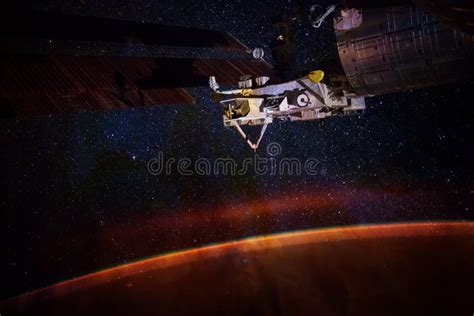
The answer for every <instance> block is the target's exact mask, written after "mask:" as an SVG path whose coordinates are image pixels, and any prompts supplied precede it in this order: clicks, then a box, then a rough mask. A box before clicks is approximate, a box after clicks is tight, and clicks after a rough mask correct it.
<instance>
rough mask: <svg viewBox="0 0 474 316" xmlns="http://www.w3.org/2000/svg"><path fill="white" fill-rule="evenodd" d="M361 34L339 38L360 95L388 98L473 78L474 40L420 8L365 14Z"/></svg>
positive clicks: (351, 80)
mask: <svg viewBox="0 0 474 316" xmlns="http://www.w3.org/2000/svg"><path fill="white" fill-rule="evenodd" d="M362 15H363V22H362V25H360V26H359V27H358V28H355V29H351V30H348V31H340V32H337V33H336V35H337V41H338V50H339V56H340V60H341V63H342V66H343V68H344V72H345V73H346V76H347V78H348V80H349V83H350V85H351V86H352V88H353V89H354V91H355V92H356V93H358V94H361V95H371V94H382V93H390V92H396V91H404V90H409V89H417V88H423V87H429V86H436V85H439V84H445V83H453V82H457V81H462V80H468V79H469V78H472V74H473V72H472V69H473V64H474V63H473V60H472V58H473V57H474V37H473V36H472V35H469V34H466V33H462V32H460V31H456V30H454V29H452V28H450V27H448V26H445V25H443V24H441V23H439V22H438V21H436V20H435V19H433V18H432V16H431V15H429V14H428V13H426V12H424V11H423V10H421V9H418V8H414V7H409V6H407V7H397V8H386V9H366V10H362Z"/></svg>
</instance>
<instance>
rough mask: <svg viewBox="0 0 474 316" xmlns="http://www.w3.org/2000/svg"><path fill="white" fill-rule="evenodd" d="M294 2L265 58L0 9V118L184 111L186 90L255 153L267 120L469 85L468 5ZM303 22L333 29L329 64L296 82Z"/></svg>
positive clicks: (198, 36)
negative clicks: (206, 95) (197, 94)
mask: <svg viewBox="0 0 474 316" xmlns="http://www.w3.org/2000/svg"><path fill="white" fill-rule="evenodd" d="M303 3H304V2H303V1H295V2H293V10H291V11H290V12H283V13H282V14H281V15H280V16H277V17H275V18H274V19H273V21H272V23H273V26H274V30H275V36H274V37H273V39H272V40H271V43H269V46H270V49H271V56H265V53H264V50H263V49H262V48H259V47H257V48H250V47H248V46H246V45H244V44H243V43H242V42H241V41H240V40H239V39H237V38H235V37H234V36H232V35H230V34H228V33H225V32H217V31H210V30H204V29H194V28H187V27H181V26H173V25H159V24H151V23H137V22H131V21H122V20H114V19H109V18H100V17H90V16H77V15H76V16H73V15H68V14H65V13H55V12H53V13H51V12H44V11H38V10H33V9H31V8H30V9H25V8H18V7H15V6H13V7H11V8H8V7H7V8H6V10H2V13H1V19H0V21H1V25H2V28H1V31H0V35H1V36H2V38H3V43H4V45H2V48H1V51H0V54H1V55H2V58H1V59H0V66H1V68H2V73H1V77H0V105H1V107H0V108H1V111H0V115H1V117H3V118H7V119H8V118H28V117H32V116H45V115H55V114H60V113H67V112H81V111H110V110H117V109H124V108H130V107H150V106H159V105H161V104H177V105H178V104H191V105H193V104H195V103H196V101H195V100H194V97H193V95H192V93H190V91H189V88H193V87H206V86H209V87H210V89H211V91H210V94H211V99H212V101H213V102H215V103H217V104H218V105H219V106H221V108H222V113H223V124H224V126H226V127H231V128H235V129H236V130H237V132H238V134H240V135H241V136H242V137H243V138H244V140H245V141H246V142H247V143H248V145H249V146H250V148H251V149H253V150H256V149H257V148H258V147H259V144H260V141H261V140H262V138H263V136H264V133H265V131H266V129H267V127H268V125H269V124H271V123H272V122H274V121H275V120H284V121H288V122H290V123H293V122H295V123H296V124H298V123H297V122H298V121H307V120H320V119H324V118H327V117H333V116H343V115H353V114H360V113H361V112H363V111H364V109H365V99H366V98H370V97H372V96H377V95H381V94H388V93H396V92H402V91H410V90H414V89H420V88H427V87H433V86H439V85H446V84H451V85H456V84H457V83H462V82H465V81H466V80H471V78H472V76H473V75H472V74H473V73H474V71H473V70H474V69H473V62H472V60H473V55H474V39H473V33H474V30H473V28H472V23H471V22H470V21H472V15H473V12H474V11H473V8H472V4H470V3H469V2H467V1H456V4H455V5H452V4H450V3H449V1H443V0H436V1H429V2H428V1H422V0H415V1H413V2H412V1H404V0H392V1H389V2H388V3H385V2H384V5H383V6H381V5H380V4H374V2H373V1H364V0H362V1H344V2H342V3H339V2H334V3H332V4H330V5H328V6H323V5H320V4H318V3H315V4H314V3H313V4H310V5H308V4H306V3H305V4H303ZM24 20H28V21H30V22H31V23H29V24H24V23H22V21H24ZM301 24H307V25H310V26H311V27H312V30H313V32H315V33H316V34H317V33H318V32H320V31H321V27H322V26H330V28H331V29H332V32H333V33H334V36H335V38H336V45H337V47H335V49H337V52H338V58H337V59H336V60H329V61H320V62H319V63H318V66H317V67H318V68H316V69H307V71H306V72H304V73H301V72H297V71H296V66H295V65H296V56H297V54H298V52H297V50H296V47H297V46H296V41H297V39H296V36H295V30H296V29H297V27H298V25H301ZM97 30H99V31H97ZM262 44H264V43H262ZM266 44H268V43H266ZM309 45H311V43H309ZM267 59H268V60H269V61H267ZM447 106H449V105H448V104H447ZM252 126H257V127H256V128H260V129H261V131H260V134H259V136H258V137H257V139H250V138H249V136H248V131H244V129H246V128H252Z"/></svg>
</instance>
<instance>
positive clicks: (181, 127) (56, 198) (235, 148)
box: [0, 0, 474, 298]
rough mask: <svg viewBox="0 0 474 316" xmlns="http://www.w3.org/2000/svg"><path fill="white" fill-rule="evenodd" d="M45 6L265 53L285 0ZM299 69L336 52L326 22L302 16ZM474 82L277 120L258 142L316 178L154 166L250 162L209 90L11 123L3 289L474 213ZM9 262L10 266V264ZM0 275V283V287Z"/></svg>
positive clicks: (5, 127) (1, 136)
mask: <svg viewBox="0 0 474 316" xmlns="http://www.w3.org/2000/svg"><path fill="white" fill-rule="evenodd" d="M38 6H39V7H41V8H43V9H52V8H53V9H59V10H61V11H63V12H67V13H74V14H82V15H96V16H106V17H114V18H121V19H129V20H135V21H143V22H155V23H164V24H172V25H181V26H189V27H199V28H205V29H212V30H218V31H226V32H229V33H231V34H232V35H234V36H235V37H237V38H238V39H239V40H240V41H242V42H243V43H244V44H246V45H247V46H249V47H262V48H263V49H264V50H265V53H266V56H268V57H269V58H267V60H268V61H269V62H272V60H271V57H270V55H271V54H270V50H269V43H270V40H271V38H272V36H273V35H274V30H273V29H272V26H271V18H272V17H273V16H275V15H279V14H282V13H284V12H285V11H286V10H289V6H290V4H289V3H288V1H287V0H280V1H267V2H242V3H241V2H238V1H207V0H201V1H150V0H139V1H133V2H131V1H125V0H123V1H122V0H116V1H114V0H108V1H93V0H83V1H49V2H45V1H44V2H39V4H38ZM296 40H297V48H298V54H297V67H298V69H299V70H300V71H308V70H313V69H317V67H318V65H319V63H321V62H323V61H324V60H326V59H331V58H334V57H335V56H336V55H337V51H336V47H335V38H334V34H333V33H332V32H331V29H330V26H329V25H328V24H325V25H323V27H322V28H321V29H319V30H317V31H316V30H314V29H312V28H311V27H310V26H309V23H307V21H302V22H301V23H299V25H298V27H297V33H296ZM473 88H474V86H473V83H472V82H466V83H462V84H460V85H458V86H446V87H438V88H433V89H423V90H418V91H407V92H404V93H397V94H391V95H385V96H378V97H374V98H370V99H368V100H367V110H366V111H365V113H363V114H361V115H359V116H351V117H335V118H330V119H327V120H325V121H324V122H316V121H308V122H302V123H284V122H276V123H274V124H272V125H271V126H269V128H268V130H267V134H266V136H265V138H264V140H263V142H262V148H263V152H262V153H261V154H262V155H265V150H264V148H265V146H267V145H268V144H269V143H272V142H277V143H279V144H280V145H281V148H282V152H281V154H280V156H279V157H281V158H283V157H295V158H297V159H300V160H305V159H309V158H315V159H317V161H318V162H319V163H318V167H319V172H318V174H317V175H307V174H302V175H300V176H295V175H258V174H256V173H255V172H252V171H250V172H248V173H247V174H245V175H240V176H238V175H235V176H230V175H213V176H198V175H194V176H182V175H179V174H178V173H176V172H174V173H171V174H170V175H164V174H162V175H157V176H154V175H151V174H150V173H149V172H148V170H147V167H146V166H147V162H148V161H149V160H150V159H152V158H154V157H156V156H157V153H158V152H160V151H161V152H163V153H164V154H165V156H166V157H174V158H189V159H191V160H192V161H195V160H197V159H199V158H207V159H210V160H213V159H217V158H233V159H235V160H236V161H242V160H243V159H245V158H249V157H253V155H254V153H253V152H252V151H251V150H250V149H249V148H248V146H247V144H246V143H245V142H244V141H242V140H241V138H240V137H239V136H238V134H237V133H236V132H235V131H234V130H229V129H225V128H224V127H223V126H222V117H221V112H220V109H219V108H218V107H217V106H216V105H215V104H213V103H212V102H211V100H210V98H209V90H208V89H207V88H206V87H202V88H193V89H190V92H191V93H192V94H193V96H194V97H195V99H196V104H193V105H179V106H175V105H163V106H158V107H154V108H140V109H127V110H122V111H113V112H103V113H76V114H65V115H61V116H52V117H42V118H33V119H28V120H16V121H3V122H2V124H1V126H0V140H1V143H2V151H1V153H0V155H1V161H2V166H3V169H4V170H3V172H2V177H1V180H0V181H1V184H2V188H3V191H4V192H5V193H4V198H3V199H2V200H1V202H0V203H1V207H2V220H1V225H2V226H1V227H2V229H1V230H2V234H3V235H4V237H3V238H2V239H3V240H5V241H6V243H5V246H4V259H3V260H2V264H3V265H4V266H3V268H2V269H1V271H2V274H3V273H4V276H2V280H8V282H6V283H5V284H7V285H6V286H2V292H1V293H0V294H1V295H0V296H1V297H2V298H5V297H11V296H13V295H16V294H20V293H22V292H25V291H27V290H32V289H35V288H38V287H41V286H45V285H48V284H52V283H55V282H57V281H61V280H66V279H70V278H71V277H75V276H79V275H82V274H85V273H89V272H92V271H96V270H100V269H102V268H105V267H108V266H114V265H118V264H122V263H126V262H130V261H134V260H138V259H141V258H144V257H147V256H152V255H156V254H160V253H166V252H170V251H176V250H179V249H185V248H192V247H197V246H201V245H207V244H211V243H217V242H222V241H228V240H235V239H240V238H244V237H248V236H254V235H262V234H270V233H275V232H284V231H292V230H300V229H310V228H318V227H329V226H340V225H354V224H366V223H378V222H403V221H422V220H473V219H474V214H473V192H474V191H473V190H474V188H473V184H474V183H473V180H472V179H473V168H472V161H474V159H473V158H474V157H473V151H472V148H473V142H472V128H473V127H472V114H470V112H469V107H470V105H471V103H472V101H471V100H472V96H473V94H472V91H474V90H473ZM5 261H6V262H5ZM2 283H3V282H2Z"/></svg>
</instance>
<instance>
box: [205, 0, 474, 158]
mask: <svg viewBox="0 0 474 316" xmlns="http://www.w3.org/2000/svg"><path fill="white" fill-rule="evenodd" d="M367 3H368V2H367ZM430 3H431V4H433V3H434V2H430ZM351 5H352V6H351ZM440 6H441V4H440ZM432 7H436V8H438V9H439V7H437V6H435V5H432V6H431V7H429V8H428V7H427V6H425V5H423V4H420V6H415V5H413V4H411V3H409V2H406V3H405V2H400V3H398V4H397V6H395V5H394V6H388V7H384V8H380V7H377V8H373V7H372V6H370V5H368V4H364V3H363V1H362V2H357V3H348V4H345V5H339V6H338V7H337V9H336V5H329V6H328V7H327V8H324V7H322V6H320V5H313V6H311V7H310V14H309V18H308V20H309V21H308V23H311V25H312V27H313V28H314V29H315V32H317V31H318V29H319V28H320V27H321V25H322V23H330V24H332V28H333V30H334V33H335V36H336V39H337V50H338V53H339V60H337V61H335V62H333V64H332V65H330V66H329V67H328V69H327V70H323V69H318V70H315V71H311V72H309V73H308V74H307V75H305V76H302V77H299V78H294V79H291V80H289V81H286V82H278V83H273V84H272V82H275V78H273V80H272V78H269V77H266V76H262V77H256V78H252V76H242V77H241V78H240V80H239V81H238V83H237V85H238V87H236V88H234V89H230V90H220V87H219V83H218V81H217V80H216V77H214V76H211V77H210V78H209V86H210V88H211V89H212V90H213V96H212V99H213V100H215V101H217V102H219V103H220V105H221V106H222V108H223V111H224V115H223V121H224V125H225V126H226V127H233V128H235V129H236V130H237V131H238V133H239V134H240V135H241V136H242V137H243V138H244V139H245V140H246V142H247V143H248V145H249V146H250V148H252V149H253V150H256V149H257V148H258V147H259V144H260V141H261V140H262V137H263V135H264V133H265V131H266V129H267V126H268V124H271V123H272V122H273V121H274V120H284V121H288V122H295V121H302V120H320V119H324V118H327V117H329V116H336V115H351V114H358V113H361V112H363V111H364V109H365V99H366V98H370V97H373V96H377V95H381V94H387V93H396V92H401V91H410V90H413V89H421V88H426V87H433V86H438V85H445V84H456V82H463V81H466V80H470V78H472V74H473V70H474V69H473V62H472V60H473V57H474V37H473V34H472V28H471V27H470V25H471V24H470V23H468V21H469V18H470V15H473V14H474V11H473V10H472V8H471V9H469V8H467V7H468V5H467V7H466V8H463V7H462V6H460V7H446V9H447V10H446V11H442V10H434V9H433V8H432ZM430 9H431V10H430ZM454 17H456V18H454ZM299 19H301V15H300V16H298V14H297V13H296V14H295V15H293V16H282V17H280V18H279V19H278V20H277V21H276V22H275V24H274V26H275V27H276V28H277V29H278V31H279V33H278V34H277V35H276V37H275V39H274V41H273V42H272V54H273V56H272V57H273V59H274V61H275V63H276V66H275V68H276V70H277V74H278V75H279V76H280V77H279V78H291V77H293V76H296V74H295V72H294V70H293V68H294V64H295V61H294V59H295V54H296V53H297V52H296V51H295V44H294V36H293V34H292V31H291V28H292V24H294V23H295V21H298V20H299ZM262 55H263V52H262V50H261V49H259V48H257V49H255V50H254V52H253V56H254V58H256V59H259V58H262V57H263V56H262ZM325 71H327V72H328V73H327V74H325ZM269 83H270V84H269ZM254 125H262V128H261V132H260V135H259V137H258V139H256V140H251V139H249V137H248V133H246V132H245V131H244V130H243V129H242V127H243V126H254Z"/></svg>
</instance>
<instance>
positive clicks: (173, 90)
mask: <svg viewBox="0 0 474 316" xmlns="http://www.w3.org/2000/svg"><path fill="white" fill-rule="evenodd" d="M174 62H176V60H174ZM160 64H166V60H164V61H163V60H160V61H159V62H158V61H157V60H154V59H152V58H133V57H110V56H63V55H61V56H46V55H44V56H41V55H4V56H2V58H1V60H0V69H1V71H0V105H1V107H2V113H1V116H3V117H29V116H37V115H46V114H54V113H64V112H74V111H86V110H87V111H94V110H95V111H100V110H113V109H121V108H127V107H140V106H153V105H159V104H181V103H191V102H192V101H193V98H192V96H191V95H190V94H189V93H188V92H187V91H186V90H185V87H186V86H191V85H185V84H183V85H180V84H179V82H178V83H177V84H176V85H175V86H162V85H160V83H156V84H155V85H153V79H151V82H152V83H151V85H147V86H146V87H144V86H142V85H141V82H144V81H147V80H150V78H156V77H158V78H161V79H163V80H164V82H165V83H166V80H167V77H166V76H167V73H164V74H163V75H162V76H161V74H160V68H159V65H160ZM191 65H192V69H191V70H190V71H191V72H192V73H182V74H179V76H183V77H186V76H198V77H199V81H198V82H197V83H193V84H192V85H206V84H207V78H208V77H209V76H210V75H214V76H216V78H217V80H218V81H219V82H220V83H222V84H225V85H230V84H235V83H236V82H237V81H238V79H239V77H240V76H242V75H247V74H250V75H254V76H257V75H268V74H269V73H271V67H270V66H269V65H268V64H267V63H265V62H261V61H252V60H211V59H196V60H192V64H191Z"/></svg>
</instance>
